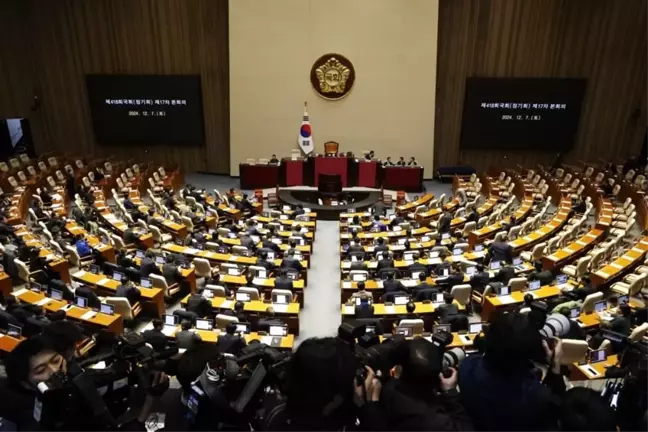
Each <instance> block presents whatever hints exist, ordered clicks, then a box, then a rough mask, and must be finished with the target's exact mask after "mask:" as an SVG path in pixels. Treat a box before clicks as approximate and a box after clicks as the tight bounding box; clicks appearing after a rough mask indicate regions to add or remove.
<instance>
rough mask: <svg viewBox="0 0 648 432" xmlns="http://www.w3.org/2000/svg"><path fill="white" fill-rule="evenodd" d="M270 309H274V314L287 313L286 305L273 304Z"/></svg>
mask: <svg viewBox="0 0 648 432" xmlns="http://www.w3.org/2000/svg"><path fill="white" fill-rule="evenodd" d="M272 309H274V311H275V312H283V313H285V312H288V305H284V304H273V305H272Z"/></svg>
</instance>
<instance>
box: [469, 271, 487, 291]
mask: <svg viewBox="0 0 648 432" xmlns="http://www.w3.org/2000/svg"><path fill="white" fill-rule="evenodd" d="M489 281H490V275H489V274H488V273H487V272H481V273H475V274H474V275H473V277H472V278H470V286H471V288H472V289H474V290H477V291H479V292H480V293H483V292H484V289H486V285H488V282H489Z"/></svg>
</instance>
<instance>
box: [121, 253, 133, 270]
mask: <svg viewBox="0 0 648 432" xmlns="http://www.w3.org/2000/svg"><path fill="white" fill-rule="evenodd" d="M117 265H118V266H119V267H122V268H125V269H126V268H128V267H135V268H137V264H136V263H135V261H133V260H132V259H130V258H129V257H128V255H127V254H126V252H124V251H118V252H117Z"/></svg>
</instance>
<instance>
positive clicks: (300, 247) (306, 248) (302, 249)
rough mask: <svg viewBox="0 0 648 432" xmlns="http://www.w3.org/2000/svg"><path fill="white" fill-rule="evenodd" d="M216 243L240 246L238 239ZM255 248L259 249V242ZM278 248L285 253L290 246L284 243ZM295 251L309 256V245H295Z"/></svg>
mask: <svg viewBox="0 0 648 432" xmlns="http://www.w3.org/2000/svg"><path fill="white" fill-rule="evenodd" d="M218 242H219V243H223V244H226V245H229V246H240V245H241V239H239V238H225V237H218ZM257 247H258V248H260V247H261V243H260V242H259V243H257ZM279 248H280V249H281V250H282V251H284V252H285V251H287V250H288V249H290V245H289V244H288V243H287V242H285V243H281V244H280V245H279ZM297 250H298V251H300V252H301V253H302V254H308V255H310V254H311V245H309V244H305V245H297Z"/></svg>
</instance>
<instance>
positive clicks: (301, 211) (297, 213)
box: [293, 204, 306, 217]
mask: <svg viewBox="0 0 648 432" xmlns="http://www.w3.org/2000/svg"><path fill="white" fill-rule="evenodd" d="M305 213H306V211H305V210H304V206H303V205H301V204H297V208H295V211H294V212H293V216H295V217H296V216H300V215H303V214H305Z"/></svg>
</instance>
